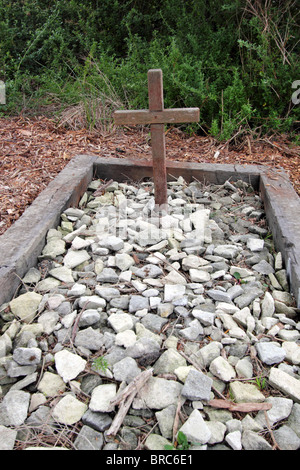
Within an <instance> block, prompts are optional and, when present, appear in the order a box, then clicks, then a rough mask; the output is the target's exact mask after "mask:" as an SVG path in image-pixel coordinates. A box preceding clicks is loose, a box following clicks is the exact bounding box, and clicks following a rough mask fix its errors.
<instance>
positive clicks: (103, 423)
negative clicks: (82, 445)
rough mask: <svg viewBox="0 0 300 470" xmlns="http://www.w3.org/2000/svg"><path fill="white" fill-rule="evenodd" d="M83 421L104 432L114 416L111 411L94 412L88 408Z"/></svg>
mask: <svg viewBox="0 0 300 470" xmlns="http://www.w3.org/2000/svg"><path fill="white" fill-rule="evenodd" d="M82 422H83V424H85V425H87V426H89V427H90V428H93V429H95V430H96V431H100V432H103V431H106V430H107V429H108V428H109V427H110V425H111V423H112V417H111V416H110V414H109V413H100V412H94V411H92V410H90V409H88V410H87V411H86V412H85V413H84V415H83V416H82Z"/></svg>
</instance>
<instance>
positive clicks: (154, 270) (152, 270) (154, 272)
mask: <svg viewBox="0 0 300 470" xmlns="http://www.w3.org/2000/svg"><path fill="white" fill-rule="evenodd" d="M134 274H135V275H136V276H138V277H141V278H142V279H145V278H154V279H155V278H156V277H159V276H161V275H162V274H163V270H162V269H161V268H160V267H159V266H157V265H155V264H146V265H145V266H143V267H142V268H139V269H135V270H134Z"/></svg>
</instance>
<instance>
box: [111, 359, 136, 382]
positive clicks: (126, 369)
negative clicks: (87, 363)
mask: <svg viewBox="0 0 300 470" xmlns="http://www.w3.org/2000/svg"><path fill="white" fill-rule="evenodd" d="M140 373H141V369H140V368H139V367H138V365H137V363H136V361H135V360H134V359H133V358H132V357H125V358H124V359H122V360H121V361H119V362H116V363H115V364H114V365H113V374H114V378H115V379H116V380H117V381H119V382H126V383H127V384H129V383H130V382H131V381H132V380H133V379H134V378H135V377H136V376H137V375H138V374H140Z"/></svg>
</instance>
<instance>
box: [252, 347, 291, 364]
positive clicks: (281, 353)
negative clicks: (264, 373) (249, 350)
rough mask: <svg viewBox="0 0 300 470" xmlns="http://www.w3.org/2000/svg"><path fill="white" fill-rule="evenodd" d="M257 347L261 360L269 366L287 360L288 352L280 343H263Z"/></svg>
mask: <svg viewBox="0 0 300 470" xmlns="http://www.w3.org/2000/svg"><path fill="white" fill-rule="evenodd" d="M255 346H256V349H257V352H258V356H259V358H260V360H261V361H262V362H264V363H265V364H267V365H269V366H271V365H273V364H278V363H280V362H282V361H283V360H284V359H285V356H286V352H285V350H284V349H283V348H282V347H281V346H280V345H279V344H278V343H275V342H263V341H261V342H259V343H256V345H255Z"/></svg>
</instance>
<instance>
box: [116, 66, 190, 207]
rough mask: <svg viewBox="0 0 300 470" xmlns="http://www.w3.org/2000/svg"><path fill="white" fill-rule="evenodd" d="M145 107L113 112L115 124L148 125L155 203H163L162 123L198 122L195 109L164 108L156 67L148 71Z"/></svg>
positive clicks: (165, 179)
mask: <svg viewBox="0 0 300 470" xmlns="http://www.w3.org/2000/svg"><path fill="white" fill-rule="evenodd" d="M148 94H149V109H141V110H137V111H131V110H130V111H115V113H114V119H115V123H116V124H117V125H132V124H142V125H145V124H150V133H151V147H152V161H153V179H154V191H155V204H157V205H159V206H161V205H165V204H167V170H166V145H165V130H164V125H165V124H167V123H168V124H174V123H184V122H195V121H199V108H173V109H164V97H163V78H162V71H161V70H160V69H151V70H149V71H148Z"/></svg>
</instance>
